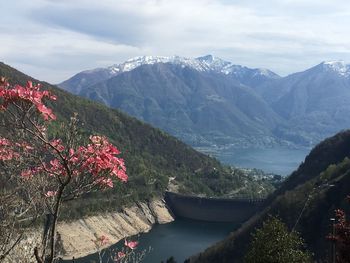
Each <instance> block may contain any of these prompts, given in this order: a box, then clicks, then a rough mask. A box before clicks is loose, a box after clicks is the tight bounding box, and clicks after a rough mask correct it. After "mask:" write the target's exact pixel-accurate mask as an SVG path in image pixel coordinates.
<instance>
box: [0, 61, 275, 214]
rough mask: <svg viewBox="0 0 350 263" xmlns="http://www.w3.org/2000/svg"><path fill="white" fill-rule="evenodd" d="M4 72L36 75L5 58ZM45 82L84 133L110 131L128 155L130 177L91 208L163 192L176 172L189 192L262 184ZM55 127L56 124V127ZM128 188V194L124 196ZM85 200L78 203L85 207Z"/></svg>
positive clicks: (15, 78)
mask: <svg viewBox="0 0 350 263" xmlns="http://www.w3.org/2000/svg"><path fill="white" fill-rule="evenodd" d="M0 76H5V77H7V78H9V81H10V82H11V83H22V84H23V83H25V82H26V81H27V80H30V79H32V78H31V77H29V76H26V75H25V74H23V73H21V72H19V71H17V70H15V69H13V68H11V67H9V66H7V65H5V64H3V63H0ZM34 81H35V80H34ZM36 82H37V81H36ZM43 86H44V88H48V89H51V90H52V91H53V93H54V94H56V95H57V97H58V100H57V102H55V103H53V104H52V107H53V108H54V111H55V113H57V115H58V117H59V120H60V121H67V119H68V118H69V117H70V116H72V115H73V113H74V112H77V113H78V117H79V119H80V120H81V123H82V125H83V126H82V127H83V132H84V133H85V134H91V133H99V134H104V135H106V136H108V137H109V138H110V139H111V140H112V142H113V143H115V144H116V145H117V146H118V148H119V149H120V150H121V152H122V155H123V157H124V158H125V160H126V166H127V172H128V174H129V176H130V180H129V183H128V184H127V185H126V186H120V187H117V188H115V189H113V191H112V192H108V193H101V194H97V195H95V198H94V199H90V200H92V201H91V206H90V207H88V208H86V211H93V210H96V209H108V207H109V208H111V209H115V207H118V206H119V205H120V204H121V203H124V202H128V201H133V200H139V199H142V200H145V199H148V198H150V197H151V196H153V195H161V194H163V193H164V191H165V189H166V188H167V186H168V181H169V178H170V177H174V178H175V180H174V181H173V183H174V184H176V185H177V186H178V188H179V191H182V192H184V193H191V192H192V193H197V194H198V193H202V194H206V195H221V194H224V193H225V192H226V193H227V192H230V191H232V189H236V188H240V187H242V186H243V185H244V181H245V180H248V181H249V182H250V183H251V184H250V183H248V185H249V187H247V188H244V189H242V190H243V192H246V193H248V192H249V191H252V193H253V194H254V192H255V190H252V189H254V188H256V187H259V185H258V183H257V182H254V180H253V179H252V178H251V177H250V176H247V175H245V174H244V173H243V172H242V171H241V170H239V169H231V168H228V167H223V166H222V165H221V164H220V163H219V162H218V161H216V160H215V159H213V158H210V157H208V156H206V155H204V154H201V153H199V152H196V151H195V150H193V149H192V148H190V147H189V146H187V145H185V144H184V143H182V142H180V141H179V140H177V139H175V138H174V137H172V136H169V135H167V134H165V133H164V132H162V131H160V130H158V129H155V128H152V127H151V126H150V125H148V124H145V123H142V122H141V121H138V120H136V119H135V118H132V117H129V116H127V115H126V114H123V113H121V112H120V111H117V110H112V109H109V108H107V107H106V106H103V105H100V104H97V103H94V102H92V101H88V100H86V99H83V98H79V97H77V96H74V95H71V94H69V93H67V92H65V91H63V90H61V89H58V88H56V87H55V86H52V85H50V84H48V83H43ZM56 128H57V127H56V126H53V127H52V129H53V130H56ZM265 186H266V190H270V189H271V188H269V187H270V186H269V184H265ZM126 194H127V196H129V197H128V198H127V199H126V198H122V197H123V196H124V195H126ZM86 203H87V202H85V203H84V205H81V206H80V207H79V206H78V208H79V209H80V210H79V211H81V212H82V213H84V206H85V205H87V204H86ZM86 211H85V212H86Z"/></svg>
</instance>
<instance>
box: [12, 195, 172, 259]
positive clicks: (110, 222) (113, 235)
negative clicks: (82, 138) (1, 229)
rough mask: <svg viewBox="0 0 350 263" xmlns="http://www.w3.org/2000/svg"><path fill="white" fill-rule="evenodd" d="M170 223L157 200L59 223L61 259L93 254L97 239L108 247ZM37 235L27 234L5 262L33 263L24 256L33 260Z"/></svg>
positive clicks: (169, 218) (168, 214)
mask: <svg viewBox="0 0 350 263" xmlns="http://www.w3.org/2000/svg"><path fill="white" fill-rule="evenodd" d="M172 221H174V218H173V216H172V215H171V213H170V211H169V210H168V208H167V207H166V204H165V202H164V201H163V200H159V199H156V200H153V201H151V202H149V203H137V204H135V205H134V206H131V207H127V208H124V209H123V210H122V211H121V212H115V213H106V214H101V215H96V216H90V217H86V218H82V219H80V220H77V221H73V222H60V223H59V224H58V233H59V237H60V241H59V246H60V250H61V253H60V254H61V256H62V257H63V258H64V259H71V258H72V257H73V256H74V257H75V258H79V257H83V256H86V255H88V254H92V253H94V252H96V247H95V244H94V242H93V241H92V240H96V238H97V237H100V236H102V235H105V236H107V237H108V239H109V241H108V243H107V244H106V245H105V246H104V247H108V246H110V245H113V244H115V243H117V242H118V241H120V240H121V239H123V238H125V237H128V236H133V235H136V234H138V233H144V232H148V231H149V230H151V228H152V225H154V224H165V223H169V222H172ZM40 233H41V230H38V231H33V232H30V233H27V237H26V238H25V240H23V241H22V242H21V244H20V245H19V246H17V249H16V250H15V251H14V252H13V253H12V255H10V257H9V258H8V262H34V261H31V260H28V261H23V257H26V258H32V254H33V248H34V247H35V246H36V245H37V244H40V237H41V235H40ZM33 260H34V259H33Z"/></svg>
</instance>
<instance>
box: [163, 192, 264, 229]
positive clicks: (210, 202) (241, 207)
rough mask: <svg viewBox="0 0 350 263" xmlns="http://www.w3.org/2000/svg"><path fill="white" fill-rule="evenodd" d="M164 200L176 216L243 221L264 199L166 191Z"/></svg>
mask: <svg viewBox="0 0 350 263" xmlns="http://www.w3.org/2000/svg"><path fill="white" fill-rule="evenodd" d="M165 201H166V203H167V205H168V207H169V208H170V209H171V211H172V212H173V214H174V215H175V216H176V217H184V218H190V219H195V220H202V221H211V222H234V223H243V222H244V221H246V220H247V219H248V218H249V217H251V216H252V215H253V214H254V213H256V212H257V211H259V210H260V208H261V207H262V204H263V201H264V199H223V198H206V197H195V196H185V195H180V194H176V193H172V192H166V193H165Z"/></svg>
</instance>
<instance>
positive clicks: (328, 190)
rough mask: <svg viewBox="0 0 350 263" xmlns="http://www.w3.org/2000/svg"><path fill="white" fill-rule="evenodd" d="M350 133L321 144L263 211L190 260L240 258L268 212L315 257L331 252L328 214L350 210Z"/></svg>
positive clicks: (229, 259) (216, 260) (218, 260)
mask: <svg viewBox="0 0 350 263" xmlns="http://www.w3.org/2000/svg"><path fill="white" fill-rule="evenodd" d="M349 156H350V131H344V132H341V133H339V134H337V135H335V136H333V137H331V138H328V139H326V140H325V141H323V142H322V143H320V144H319V145H317V146H316V147H315V148H314V149H313V150H312V151H311V153H310V154H309V155H308V156H307V157H306V159H305V162H304V163H303V164H301V165H300V167H299V169H298V170H296V171H295V172H294V173H293V174H292V175H291V176H290V177H289V178H288V180H286V181H285V182H284V183H283V184H282V186H281V188H280V189H278V191H276V192H275V193H274V194H273V195H272V196H271V197H270V198H269V200H268V201H267V202H266V205H265V209H264V210H263V211H262V212H261V213H260V214H258V215H256V216H254V217H253V218H251V219H250V220H249V221H248V222H246V223H245V224H244V225H243V226H242V227H241V228H239V229H238V230H237V231H235V232H234V233H233V234H231V235H230V236H229V237H228V238H227V239H226V240H224V241H222V242H220V243H218V244H217V245H215V246H213V247H211V248H209V249H207V250H206V251H205V252H203V253H201V254H200V255H198V256H197V257H194V258H193V259H192V260H191V262H198V263H199V262H201V263H206V262H208V263H209V262H218V263H219V262H233V261H232V260H234V262H241V261H242V260H243V256H244V255H245V253H246V251H247V248H248V246H249V243H250V240H251V233H252V232H253V231H254V229H255V228H256V227H259V226H261V224H262V222H263V221H264V220H265V219H266V218H267V217H268V215H275V216H278V217H279V218H281V220H282V221H283V222H285V223H286V224H287V225H288V227H289V229H290V230H292V229H293V228H294V229H295V230H297V231H299V232H300V233H301V236H302V237H303V238H304V239H305V241H306V244H307V249H309V250H310V251H311V252H312V253H314V257H315V259H322V258H323V259H324V258H325V257H326V255H327V254H328V252H329V247H330V245H329V241H327V240H326V235H327V234H328V233H330V218H332V217H334V210H335V209H337V208H344V209H345V210H348V209H349V208H348V204H346V201H345V198H346V196H347V195H349V186H350V159H349Z"/></svg>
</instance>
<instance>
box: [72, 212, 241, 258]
mask: <svg viewBox="0 0 350 263" xmlns="http://www.w3.org/2000/svg"><path fill="white" fill-rule="evenodd" d="M236 227H237V225H233V224H232V223H212V222H203V221H196V220H189V219H182V218H179V219H176V221H174V222H172V223H169V224H165V225H155V226H154V227H153V228H152V230H151V231H150V232H148V233H145V234H140V235H139V237H136V238H134V239H138V240H139V242H140V244H139V247H138V251H142V250H148V249H149V247H151V251H150V252H147V254H146V256H145V258H144V259H143V261H142V263H160V262H161V261H162V260H163V261H166V259H167V258H169V257H171V256H174V257H175V259H176V261H177V262H178V263H182V262H183V261H184V260H185V259H186V258H188V257H190V256H191V255H194V254H196V253H198V252H199V251H202V250H204V249H205V248H207V247H209V246H210V245H212V244H214V243H216V242H218V241H220V240H222V239H223V238H225V237H226V236H227V235H228V234H229V233H230V232H232V231H233V230H234V229H235V228H236ZM122 244H123V241H122V242H120V243H118V244H117V245H116V247H118V246H121V245H122ZM66 262H71V261H66ZM75 262H76V263H90V262H98V261H97V258H96V256H93V255H90V256H88V257H84V258H81V259H79V260H75ZM106 262H107V260H106Z"/></svg>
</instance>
